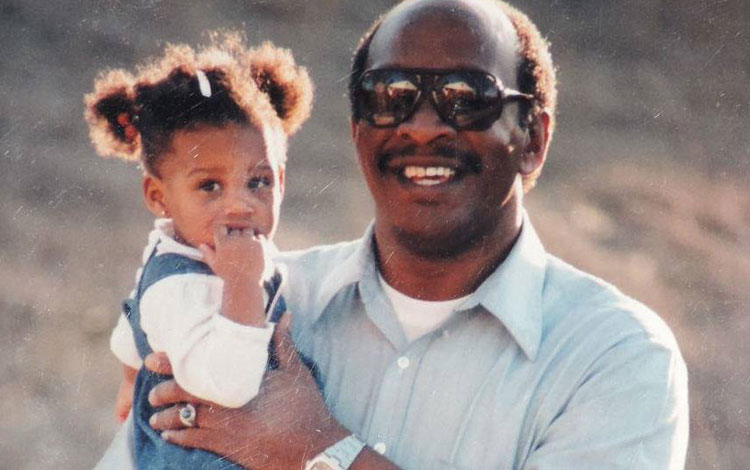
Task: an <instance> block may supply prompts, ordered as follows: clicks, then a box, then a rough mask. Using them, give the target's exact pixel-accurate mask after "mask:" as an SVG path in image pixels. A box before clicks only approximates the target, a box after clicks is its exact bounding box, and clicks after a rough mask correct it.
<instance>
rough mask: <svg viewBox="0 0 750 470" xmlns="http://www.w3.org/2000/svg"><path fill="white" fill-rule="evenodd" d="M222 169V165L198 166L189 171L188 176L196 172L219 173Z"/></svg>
mask: <svg viewBox="0 0 750 470" xmlns="http://www.w3.org/2000/svg"><path fill="white" fill-rule="evenodd" d="M220 171H221V168H220V167H217V166H209V167H198V168H193V169H192V170H190V171H188V174H187V175H188V176H193V175H194V174H195V173H218V172H220Z"/></svg>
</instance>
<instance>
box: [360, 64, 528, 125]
mask: <svg viewBox="0 0 750 470" xmlns="http://www.w3.org/2000/svg"><path fill="white" fill-rule="evenodd" d="M425 98H426V99H428V100H429V102H430V103H431V104H432V106H433V107H434V108H435V111H436V112H437V114H438V116H440V119H442V120H443V122H445V123H446V124H449V125H451V126H452V127H453V128H455V129H457V130H475V131H479V130H486V129H488V128H489V127H490V126H491V125H492V123H494V122H495V121H496V120H497V119H499V118H500V116H501V115H502V112H503V105H504V104H505V102H507V101H512V100H532V99H533V98H534V96H533V95H529V94H526V93H521V92H520V91H517V90H513V89H510V88H504V87H503V86H502V84H500V83H498V80H497V79H495V77H494V76H492V75H490V74H489V73H486V72H482V71H478V70H445V71H443V70H416V69H375V70H368V71H366V72H365V73H363V74H362V77H361V78H360V79H359V82H358V83H357V87H356V97H355V106H356V107H355V113H356V116H357V117H359V118H362V119H364V120H365V121H367V122H368V123H370V124H371V125H372V126H374V127H396V126H398V125H399V124H401V123H402V122H404V121H406V120H408V119H409V118H410V117H411V116H412V114H414V111H415V110H416V109H417V108H418V107H419V105H420V103H421V102H422V100H423V99H425Z"/></svg>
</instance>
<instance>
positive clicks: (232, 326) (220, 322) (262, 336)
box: [212, 314, 276, 343]
mask: <svg viewBox="0 0 750 470" xmlns="http://www.w3.org/2000/svg"><path fill="white" fill-rule="evenodd" d="M212 322H213V325H212V326H213V327H214V328H215V330H216V331H220V332H222V333H229V334H232V335H237V336H243V337H245V339H247V340H249V341H258V342H266V343H267V342H269V341H270V340H271V336H272V335H273V329H274V326H276V324H275V323H266V325H265V326H263V327H257V326H251V325H243V324H241V323H237V322H235V321H232V320H230V319H229V318H227V317H225V316H224V315H221V314H216V315H214V316H213V319H212Z"/></svg>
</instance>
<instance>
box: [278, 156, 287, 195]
mask: <svg viewBox="0 0 750 470" xmlns="http://www.w3.org/2000/svg"><path fill="white" fill-rule="evenodd" d="M285 189H286V165H283V164H279V195H280V197H281V199H284V190H285Z"/></svg>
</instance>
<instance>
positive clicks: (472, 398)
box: [148, 0, 688, 470]
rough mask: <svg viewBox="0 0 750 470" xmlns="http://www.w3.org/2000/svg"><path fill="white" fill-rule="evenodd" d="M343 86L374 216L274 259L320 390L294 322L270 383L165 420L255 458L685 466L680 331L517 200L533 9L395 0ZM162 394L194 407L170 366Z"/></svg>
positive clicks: (160, 361) (243, 457)
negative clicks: (583, 267) (540, 229)
mask: <svg viewBox="0 0 750 470" xmlns="http://www.w3.org/2000/svg"><path fill="white" fill-rule="evenodd" d="M350 91H351V99H352V109H353V112H352V137H353V140H354V142H355V144H356V149H357V153H358V158H359V163H360V165H361V167H362V170H363V173H364V176H365V180H366V181H367V184H368V187H369V189H370V192H371V193H372V195H373V198H374V200H375V206H376V217H375V222H374V224H373V225H372V226H371V227H370V228H369V229H368V231H367V233H366V234H365V236H364V237H363V238H362V239H361V240H358V241H355V242H352V243H344V244H339V245H334V246H329V247H319V248H314V249H312V250H308V251H306V252H300V253H288V254H285V255H283V256H282V257H281V258H282V259H283V260H284V261H285V262H286V263H287V264H288V267H289V272H290V282H289V284H290V286H292V289H291V290H290V293H289V294H288V297H287V299H288V303H289V306H290V311H292V312H293V325H292V338H293V340H294V346H295V348H296V350H297V351H298V352H299V354H300V356H301V357H303V358H304V359H306V360H308V361H310V362H311V363H312V364H314V367H313V370H314V372H315V373H316V379H317V382H318V386H319V388H318V386H316V383H315V381H314V380H313V376H312V375H311V374H310V373H309V372H308V370H307V368H305V367H303V366H302V365H301V362H300V360H299V359H298V358H297V353H295V352H294V350H292V349H291V346H290V344H289V342H288V341H284V326H283V325H281V327H280V328H279V329H278V330H279V332H278V334H277V335H276V338H275V345H276V348H277V354H278V357H279V362H280V368H279V369H278V370H275V371H273V372H270V373H269V374H268V377H267V380H266V385H265V387H264V390H263V392H262V393H261V395H260V396H259V398H257V399H256V400H254V401H252V402H251V403H250V404H249V405H247V406H246V407H245V408H243V409H242V410H239V411H237V410H235V411H233V410H224V409H220V408H218V407H216V406H212V405H210V404H207V403H200V402H199V401H197V403H199V404H198V405H197V406H196V408H197V413H196V416H195V426H194V427H192V428H187V429H186V428H185V426H184V424H182V422H181V421H180V419H179V415H178V413H179V411H180V409H181V405H177V406H174V407H171V408H168V409H167V410H166V411H163V412H161V413H158V414H157V415H155V417H154V418H153V421H152V425H153V426H154V427H155V428H156V429H161V430H165V431H166V434H165V438H166V439H167V440H169V441H171V442H176V443H179V444H182V445H186V446H189V447H201V448H206V449H209V450H213V451H215V452H217V453H218V454H221V455H225V456H227V457H228V458H230V459H231V460H234V461H236V462H239V463H240V464H242V465H244V466H246V467H248V468H254V469H262V468H315V469H321V468H330V469H342V468H351V469H367V468H396V467H401V468H415V469H431V468H441V469H442V468H453V469H485V468H502V469H526V470H531V469H537V470H543V469H545V470H546V469H587V468H592V469H593V468H597V469H601V468H606V469H610V468H622V469H678V468H682V467H683V466H684V458H685V451H686V445H687V425H688V410H687V384H686V380H687V379H686V370H685V366H684V363H683V360H682V358H681V356H680V353H679V350H678V348H677V345H676V344H675V342H674V339H673V337H672V335H671V333H670V332H669V330H668V328H667V327H666V326H665V325H664V324H663V323H662V322H661V320H659V318H658V317H657V316H656V315H655V314H654V313H653V312H651V311H649V310H648V309H647V308H646V307H644V306H643V305H641V304H639V303H637V302H635V301H634V300H632V299H629V298H627V297H625V296H624V295H622V294H621V293H619V292H618V291H617V290H616V289H615V288H613V287H611V286H609V285H607V284H605V283H603V282H602V281H600V280H598V279H596V278H594V277H592V276H589V275H586V274H584V273H581V272H579V271H577V270H575V269H574V268H572V267H570V266H568V265H566V264H565V263H563V262H562V261H560V260H558V259H556V258H554V257H552V256H550V255H548V254H546V253H545V252H544V249H543V247H542V245H541V243H540V242H539V239H538V238H537V236H536V234H535V232H534V229H533V227H532V226H531V223H530V222H529V220H528V218H527V217H526V216H525V212H524V209H523V194H524V191H525V190H528V189H529V188H531V187H532V186H533V184H534V182H535V179H536V177H537V176H538V175H539V173H540V171H541V169H542V166H543V164H544V161H545V158H546V155H547V148H548V144H549V141H550V137H551V134H552V130H553V127H554V111H555V77H554V70H553V67H552V64H551V60H550V59H549V55H548V53H547V47H546V44H545V43H544V41H543V40H542V39H541V37H540V36H539V33H538V31H537V30H536V28H535V27H534V26H533V24H532V23H531V22H530V21H528V19H527V18H526V17H525V16H524V15H522V14H520V13H519V12H517V11H516V10H514V9H512V8H510V7H508V6H507V5H505V4H504V3H500V2H496V1H493V0H432V1H430V0H413V1H408V2H405V3H402V4H400V5H398V6H396V7H395V8H394V9H392V10H391V11H390V12H388V13H387V14H386V15H385V16H384V17H383V18H382V20H380V21H378V22H376V24H375V25H374V26H373V28H372V29H371V31H370V32H369V33H368V34H367V35H366V36H365V38H364V40H363V42H362V43H361V46H360V47H359V49H358V51H357V53H356V55H355V60H354V64H353V73H352V79H351V85H350ZM286 322H288V319H287V320H286ZM148 362H149V365H150V367H151V368H152V369H154V370H157V371H160V372H168V371H169V367H168V364H165V363H164V358H163V357H161V356H152V357H150V359H149V361H148ZM308 363H309V362H308ZM319 390H320V391H319ZM321 393H322V396H321ZM152 398H153V400H152V401H153V403H154V404H156V405H171V404H175V403H179V402H183V401H193V402H196V401H195V400H193V399H191V397H188V396H186V394H185V393H184V392H182V391H181V390H179V389H178V388H177V386H176V384H174V382H168V383H166V384H165V385H164V386H162V387H161V388H160V389H159V390H157V391H155V393H154V394H153V397H152ZM182 408H184V407H182ZM329 411H330V415H329ZM365 443H366V444H367V445H366V446H365V445H364V444H365Z"/></svg>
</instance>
